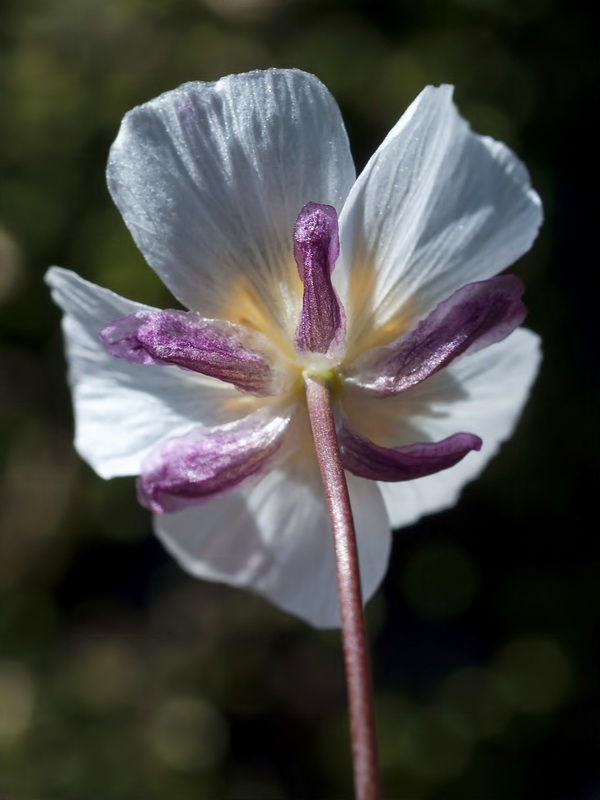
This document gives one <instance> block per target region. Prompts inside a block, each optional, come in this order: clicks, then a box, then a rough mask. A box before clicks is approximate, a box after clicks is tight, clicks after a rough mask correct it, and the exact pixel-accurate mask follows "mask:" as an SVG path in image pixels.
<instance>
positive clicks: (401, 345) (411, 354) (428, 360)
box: [345, 275, 527, 397]
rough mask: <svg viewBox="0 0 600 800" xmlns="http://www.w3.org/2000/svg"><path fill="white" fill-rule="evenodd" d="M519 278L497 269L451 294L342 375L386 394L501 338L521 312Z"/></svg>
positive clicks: (517, 322)
mask: <svg viewBox="0 0 600 800" xmlns="http://www.w3.org/2000/svg"><path fill="white" fill-rule="evenodd" d="M523 291H524V286H523V283H522V282H521V281H520V280H519V278H517V277H516V276H514V275H501V276H499V277H497V278H490V279H489V280H486V281H479V282H477V283H469V284H467V285H466V286H463V287H462V288H461V289H458V290H457V291H456V292H454V293H453V294H451V295H450V297H449V298H448V299H447V300H444V301H443V302H442V303H440V304H439V305H438V306H437V307H436V308H434V310H433V311H432V312H431V313H430V314H429V315H428V316H427V317H425V319H424V320H422V321H421V322H419V324H418V325H417V327H416V328H415V329H414V330H412V331H411V332H410V333H408V334H407V335H406V336H403V337H401V338H400V339H397V340H396V341H395V342H393V343H392V344H390V345H385V346H383V347H374V348H373V349H371V350H367V351H366V352H365V353H364V354H363V355H362V356H360V357H359V358H358V359H356V361H355V362H354V363H353V364H352V365H351V367H350V368H349V369H348V370H347V371H346V374H345V378H346V380H348V381H349V382H351V383H355V384H357V385H358V386H361V387H362V388H364V389H368V390H369V391H371V392H373V393H375V394H377V395H379V396H380V397H385V396H387V395H391V394H396V393H397V392H402V391H404V390H405V389H409V388H410V387H411V386H414V385H415V384H417V383H420V382H421V381H424V380H425V378H428V377H429V376H430V375H433V374H434V373H435V372H437V371H438V370H440V369H442V368H443V367H445V366H446V365H447V364H449V363H450V362H451V361H453V360H454V359H455V358H457V356H460V355H463V354H465V353H475V352H477V351H478V350H481V349H483V348H484V347H488V346H489V345H491V344H494V343H495V342H499V341H501V340H502V339H505V338H506V337H507V336H508V335H509V334H510V333H512V332H513V331H514V330H515V328H517V327H518V326H519V325H520V324H521V323H522V322H523V319H524V318H525V315H526V314H527V309H526V308H525V306H524V305H523V303H522V302H521V299H520V298H521V295H522V294H523Z"/></svg>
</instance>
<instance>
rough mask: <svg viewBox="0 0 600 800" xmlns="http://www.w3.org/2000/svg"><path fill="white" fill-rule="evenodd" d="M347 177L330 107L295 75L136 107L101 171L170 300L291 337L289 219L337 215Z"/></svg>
mask: <svg viewBox="0 0 600 800" xmlns="http://www.w3.org/2000/svg"><path fill="white" fill-rule="evenodd" d="M354 175H355V173H354V166H353V163H352V159H351V156H350V149H349V146H348V140H347V136H346V132H345V129H344V126H343V123H342V120H341V116H340V112H339V109H338V107H337V104H336V103H335V100H334V99H333V98H332V96H331V95H330V93H329V92H328V91H327V89H326V88H325V87H324V86H323V85H322V84H321V83H320V82H319V81H318V80H317V79H316V78H314V77H313V76H312V75H308V74H306V73H303V72H299V71H297V70H267V71H265V72H250V73H247V74H245V75H230V76H228V77H226V78H222V79H221V80H219V81H217V82H216V83H188V84H185V85H183V86H181V87H180V88H179V89H176V90H175V91H172V92H167V93H166V94H164V95H162V96H161V97H159V98H157V99H156V100H152V101H151V102H149V103H146V104H145V105H143V106H139V107H138V108H135V109H133V111H131V112H129V114H127V115H126V117H125V119H124V120H123V124H122V126H121V130H120V133H119V136H118V138H117V140H116V142H115V144H114V145H113V148H112V150H111V155H110V161H109V165H108V182H109V188H110V190H111V193H112V195H113V197H114V199H115V202H116V203H117V205H118V206H119V209H120V210H121V213H122V214H123V217H124V218H125V221H126V223H127V225H128V226H129V228H130V230H131V232H132V234H133V237H134V239H135V240H136V242H137V244H138V246H139V248H140V249H141V251H142V252H143V254H144V255H145V257H146V259H147V260H148V263H149V264H150V266H152V267H153V268H154V269H155V270H156V272H157V273H158V274H159V276H160V277H161V278H162V279H163V281H164V282H165V283H166V285H167V286H168V287H169V289H170V290H171V291H172V292H173V294H174V295H175V297H177V298H178V299H179V300H180V301H181V302H182V303H183V304H184V305H186V306H187V307H188V308H190V309H192V310H194V311H198V312H200V313H201V314H202V315H203V316H206V317H210V318H217V319H218V318H220V319H229V320H230V321H232V322H238V323H242V324H243V323H244V317H246V318H248V319H247V323H248V324H252V325H254V326H256V327H258V326H259V323H260V324H264V323H265V321H266V322H267V323H270V324H272V323H273V322H275V323H276V324H277V325H279V326H280V327H281V326H283V327H284V328H286V327H287V328H288V329H289V333H290V335H291V336H292V337H293V333H294V329H295V324H296V320H297V311H298V309H299V303H300V299H301V284H300V281H299V279H298V275H297V273H296V268H295V265H294V260H293V252H292V231H293V229H294V222H295V220H296V217H297V215H298V213H299V211H300V209H301V208H302V207H303V206H304V205H305V204H306V203H308V202H311V201H312V202H317V203H326V204H329V205H332V206H334V207H336V208H337V209H338V210H339V209H340V208H341V206H342V204H343V202H344V200H345V198H346V195H347V194H348V191H349V190H350V187H351V186H352V182H353V181H354Z"/></svg>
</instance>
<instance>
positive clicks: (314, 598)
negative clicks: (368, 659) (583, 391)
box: [48, 70, 542, 627]
mask: <svg viewBox="0 0 600 800" xmlns="http://www.w3.org/2000/svg"><path fill="white" fill-rule="evenodd" d="M108 183H109V188H110V191H111V193H112V195H113V198H114V200H115V202H116V204H117V206H118V207H119V209H120V210H121V213H122V214H123V217H124V219H125V221H126V223H127V225H128V226H129V229H130V230H131V233H132V235H133V237H134V239H135V241H136V242H137V244H138V246H139V247H140V249H141V251H142V252H143V254H144V255H145V257H146V259H147V261H148V263H149V264H150V266H151V267H152V268H153V269H154V270H155V271H156V272H157V273H158V275H159V276H160V277H161V278H162V280H163V281H164V282H165V284H166V285H167V286H168V288H169V289H170V290H171V292H172V293H173V295H174V296H175V297H176V298H177V299H178V300H179V301H180V302H181V303H182V304H183V305H184V306H185V307H186V308H188V309H191V312H190V313H188V312H183V311H170V312H159V311H157V310H155V309H149V308H148V307H145V306H142V305H140V304H138V303H135V302H132V301H130V300H125V299H123V298H121V297H118V296H117V295H115V294H113V293H112V292H110V291H108V290H106V289H101V288H99V287H97V286H94V285H93V284H90V283H88V282H86V281H84V280H82V279H81V278H79V277H77V276H76V275H75V274H73V273H71V272H68V271H66V270H62V269H57V268H54V269H52V270H50V272H49V274H48V281H49V283H50V285H51V286H52V289H53V295H54V298H55V300H56V301H57V302H58V304H59V305H60V306H61V307H62V308H63V310H64V312H65V317H64V330H65V335H66V339H67V352H68V358H69V364H70V380H71V386H72V390H73V397H74V404H75V417H76V447H77V449H78V451H79V452H80V454H81V455H82V457H83V458H85V459H86V460H87V461H88V462H89V463H90V464H91V466H92V467H93V468H94V469H95V470H96V471H97V472H98V474H99V475H101V476H102V477H104V478H110V477H113V476H117V475H140V474H141V475H142V478H141V479H140V482H139V486H140V497H141V499H142V501H143V502H144V503H145V504H146V505H148V507H150V508H152V509H153V510H155V511H156V512H157V513H156V514H155V517H154V523H155V529H156V532H157V534H158V536H159V537H160V538H161V540H162V541H163V542H164V544H165V545H166V547H167V548H168V549H169V550H170V551H171V552H172V553H173V554H174V556H175V557H176V558H177V559H178V560H179V562H180V563H181V564H182V565H183V566H184V567H185V568H186V569H187V570H189V571H190V572H191V573H193V574H194V575H197V576H199V577H203V578H208V579H211V580H219V581H225V582H227V583H229V584H232V585H236V586H243V587H247V588H251V589H253V590H255V591H257V592H260V593H261V594H263V595H265V596H266V597H268V598H269V599H270V600H272V601H273V602H274V603H277V604H278V605H279V606H281V607H282V608H284V609H286V610H288V611H290V612H292V613H294V614H297V615H298V616H300V617H302V618H304V619H305V620H307V621H309V622H311V623H312V624H314V625H317V626H320V627H329V626H334V625H337V624H339V613H338V599H337V593H336V580H335V568H334V558H333V546H332V537H331V532H330V526H329V521H328V516H327V511H326V506H325V502H324V496H323V490H322V487H321V483H320V478H319V471H318V468H317V465H316V460H315V455H314V448H313V445H312V442H311V440H310V428H309V426H308V422H307V417H306V408H305V403H304V396H303V384H302V374H303V371H304V370H308V371H309V372H310V371H319V372H325V373H326V374H327V375H329V376H330V378H331V380H332V382H333V384H334V386H335V396H336V400H337V411H336V413H337V415H338V425H339V436H340V444H341V448H342V456H343V458H344V465H345V466H346V468H347V469H348V470H349V472H348V483H349V488H350V495H351V502H352V508H353V512H354V516H355V522H356V528H357V537H358V548H359V553H360V560H361V573H362V581H363V591H364V595H365V597H366V598H368V597H370V596H371V595H372V593H373V592H374V591H375V589H376V588H377V586H378V585H379V583H380V581H381V579H382V576H383V574H384V571H385V568H386V564H387V559H388V554H389V548H390V527H392V528H396V527H400V526H403V525H407V524H409V523H411V522H413V521H414V520H416V519H418V518H419V517H420V516H421V515H423V514H427V513H430V512H433V511H438V510H440V509H443V508H446V507H448V506H450V505H452V504H453V503H454V502H455V501H456V499H457V497H458V495H459V492H460V490H461V488H462V487H463V486H464V484H465V483H466V482H467V481H469V480H471V479H472V478H474V477H475V476H476V475H478V474H479V473H480V472H481V470H482V469H483V468H484V466H485V464H486V463H487V462H488V460H489V459H490V458H491V457H492V456H493V455H494V453H495V452H496V451H497V450H498V447H499V445H500V444H501V442H502V441H504V440H505V439H506V438H507V437H508V436H510V434H511V432H512V430H513V428H514V426H515V424H516V422H517V419H518V417H519V414H520V411H521V409H522V407H523V404H524V403H525V401H526V399H527V396H528V392H529V388H530V386H531V383H532V381H533V379H534V377H535V374H536V371H537V367H538V362H539V347H538V339H537V337H536V336H535V335H534V334H532V333H531V332H529V331H527V330H525V329H523V328H519V329H518V330H514V328H515V327H516V326H517V325H518V324H520V321H521V320H522V318H523V316H524V310H523V306H522V305H521V304H520V301H519V295H520V293H521V287H520V283H519V281H518V280H517V279H516V278H512V277H510V276H504V277H500V278H493V276H495V275H497V273H499V272H500V271H501V270H503V269H505V268H506V267H507V266H508V265H510V264H511V263H512V262H513V261H515V260H516V259H517V258H519V256H521V255H522V254H523V253H524V252H525V251H526V250H528V248H529V247H530V246H531V243H532V241H533V239H534V238H535V235H536V232H537V229H538V227H539V225H540V222H541V216H542V212H541V204H540V201H539V198H538V196H537V195H536V193H535V192H534V191H533V190H532V189H531V187H530V184H529V179H528V176H527V172H526V170H525V168H524V167H523V165H522V164H521V163H520V162H519V161H518V159H517V158H516V157H515V156H514V155H513V153H511V152H510V151H509V150H508V149H507V148H506V147H505V146H504V145H502V144H499V143H498V142H495V141H493V140H491V139H489V138H487V137H481V136H477V135H475V134H473V133H472V132H471V131H470V129H469V126H468V125H467V123H466V122H465V121H464V120H463V119H462V118H461V117H460V116H459V115H458V113H457V111H456V109H455V107H454V105H453V103H452V90H451V88H450V87H447V86H442V87H440V88H432V87H428V88H426V89H425V90H424V91H423V92H422V93H421V94H420V95H419V97H418V98H417V99H416V100H415V101H414V102H413V104H412V105H411V106H410V108H409V109H408V110H407V111H406V113H405V114H404V116H403V117H402V118H401V119H400V121H399V122H398V124H397V125H396V126H395V127H394V128H393V130H392V131H391V132H390V134H389V135H388V137H387V138H386V139H385V141H384V142H383V144H382V145H381V147H380V148H379V149H378V150H377V152H376V153H375V155H374V156H373V157H372V159H371V160H370V162H369V163H368V165H367V167H366V168H365V170H364V171H363V172H362V174H361V175H360V176H359V177H358V178H356V177H355V172H354V167H353V163H352V159H351V156H350V150H349V146H348V141H347V137H346V132H345V130H344V126H343V123H342V120H341V117H340V113H339V110H338V107H337V105H336V104H335V101H334V100H333V98H332V97H331V95H330V94H329V92H328V91H327V90H326V89H325V87H324V86H322V84H320V83H319V81H318V80H317V79H316V78H314V77H312V76H311V75H307V74H305V73H302V72H299V71H297V70H268V71H266V72H252V73H248V74H245V75H234V76H229V77H226V78H223V79H222V80H220V81H218V82H216V83H190V84H186V85H184V86H181V87H180V88H179V89H176V90H175V91H173V92H168V93H167V94H164V95H162V96H161V97H159V98H157V99H156V100H153V101H151V102H150V103H147V104H145V105H143V106H140V107H138V108H135V109H134V110H133V111H131V112H130V113H129V114H127V116H126V117H125V119H124V121H123V124H122V127H121V130H120V133H119V136H118V138H117V140H116V142H115V144H114V146H113V148H112V150H111V155H110V159H109V164H108ZM338 215H339V242H340V247H341V251H340V254H339V259H337V261H336V258H337V233H338V222H337V218H338ZM334 266H335V271H334V272H333V275H331V270H333V267H334ZM331 280H333V285H332V283H331ZM303 284H304V285H303ZM334 287H335V289H334ZM513 330H514V332H513ZM101 332H103V333H102V335H103V341H104V345H106V346H107V347H108V348H109V349H110V351H111V353H112V354H109V352H107V350H106V349H105V346H104V345H103V343H102V342H101V341H100V334H101ZM508 334H510V336H508ZM488 345H491V346H489V347H488ZM114 355H117V356H120V358H114ZM442 368H443V369H442ZM200 373H202V374H200ZM465 431H467V432H468V433H465ZM481 443H483V444H482V446H481ZM478 447H481V450H480V452H470V453H469V454H468V455H467V457H466V458H464V460H460V459H462V457H463V456H465V455H466V454H467V453H468V452H469V451H470V450H476V449H477V448H478ZM459 460H460V463H456V462H457V461H459ZM450 464H455V466H452V468H451V469H446V468H445V467H448V466H449V465H450ZM435 470H443V471H439V472H435V474H429V473H430V472H434V471H435ZM415 475H416V476H419V475H425V476H426V477H417V478H416V479H415V480H410V481H408V480H405V479H406V478H410V477H413V476H415ZM367 478H374V479H376V480H368V479H367ZM397 478H402V479H403V480H402V482H390V481H393V480H396V479H397ZM165 512H166V513H165Z"/></svg>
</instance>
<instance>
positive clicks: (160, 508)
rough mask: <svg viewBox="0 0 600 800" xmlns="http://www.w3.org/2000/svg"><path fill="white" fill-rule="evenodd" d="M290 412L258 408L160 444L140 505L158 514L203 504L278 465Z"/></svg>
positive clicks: (143, 479)
mask: <svg viewBox="0 0 600 800" xmlns="http://www.w3.org/2000/svg"><path fill="white" fill-rule="evenodd" d="M289 422H290V417H289V416H285V415H282V416H277V415H275V416H272V415H270V414H269V413H263V412H262V411H257V412H256V413H255V414H251V415H250V416H248V417H245V418H244V419H241V420H238V421H237V422H233V423H229V424H227V425H221V426H220V427H217V428H210V429H208V430H206V429H203V428H201V429H195V430H193V431H190V433H187V434H185V435H184V436H175V437H173V438H172V439H168V440H167V441H166V442H163V443H162V444H160V445H159V446H158V447H157V448H156V450H154V451H153V452H152V453H150V455H149V456H148V458H147V459H146V462H145V463H144V464H143V465H142V474H141V476H140V478H139V479H138V499H139V501H140V503H141V504H142V505H143V506H145V507H146V508H148V509H149V510H150V511H154V512H155V513H157V514H164V513H170V512H173V511H181V510H182V509H184V508H189V507H190V506H197V505H201V504H202V503H204V502H206V501H207V500H210V499H211V498H212V497H215V496H216V495H219V494H222V493H223V492H226V491H229V490H230V489H234V488H236V487H237V486H239V485H240V484H241V483H243V482H244V481H246V480H248V479H249V478H252V477H253V476H257V475H260V474H261V473H262V472H264V471H265V470H267V469H269V468H271V467H272V466H273V463H274V461H275V460H276V458H277V455H278V454H279V453H280V451H281V448H282V445H283V443H284V434H285V432H286V430H287V428H288V425H289Z"/></svg>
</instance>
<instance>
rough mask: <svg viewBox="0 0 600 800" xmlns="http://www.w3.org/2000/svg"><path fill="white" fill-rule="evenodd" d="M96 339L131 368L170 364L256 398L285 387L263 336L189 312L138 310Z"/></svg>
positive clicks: (283, 379)
mask: <svg viewBox="0 0 600 800" xmlns="http://www.w3.org/2000/svg"><path fill="white" fill-rule="evenodd" d="M100 338H101V340H102V342H103V344H104V346H105V347H106V349H107V350H108V352H109V353H110V354H111V355H113V356H116V357H117V358H124V359H125V360H126V361H129V362H130V363H131V364H162V365H167V364H171V365H175V366H178V367H183V368H184V369H189V370H192V371H194V372H200V373H201V374H202V375H208V376H210V377H211V378H218V379H219V380H222V381H226V382H227V383H232V384H233V385H234V386H235V387H236V388H237V389H241V390H242V391H245V392H251V393H252V394H256V395H259V396H261V395H262V396H269V395H275V394H279V393H281V392H282V391H283V390H284V389H285V376H284V375H283V374H282V373H283V370H280V369H278V364H277V362H278V360H279V359H280V357H279V356H278V354H277V352H276V351H275V350H274V348H273V347H272V346H271V344H270V343H269V340H268V339H267V338H266V337H265V336H263V335H262V334H260V333H258V332H257V331H253V330H252V329H251V328H244V327H243V326H241V325H234V324H233V323H231V322H227V321H225V320H218V319H205V318H204V317H201V316H200V315H199V314H196V313H195V312H193V311H188V312H186V311H136V312H135V313H134V314H130V315H129V316H127V317H121V318H120V319H115V320H112V322H109V324H108V325H106V326H105V327H104V328H103V329H102V333H101V337H100Z"/></svg>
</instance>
